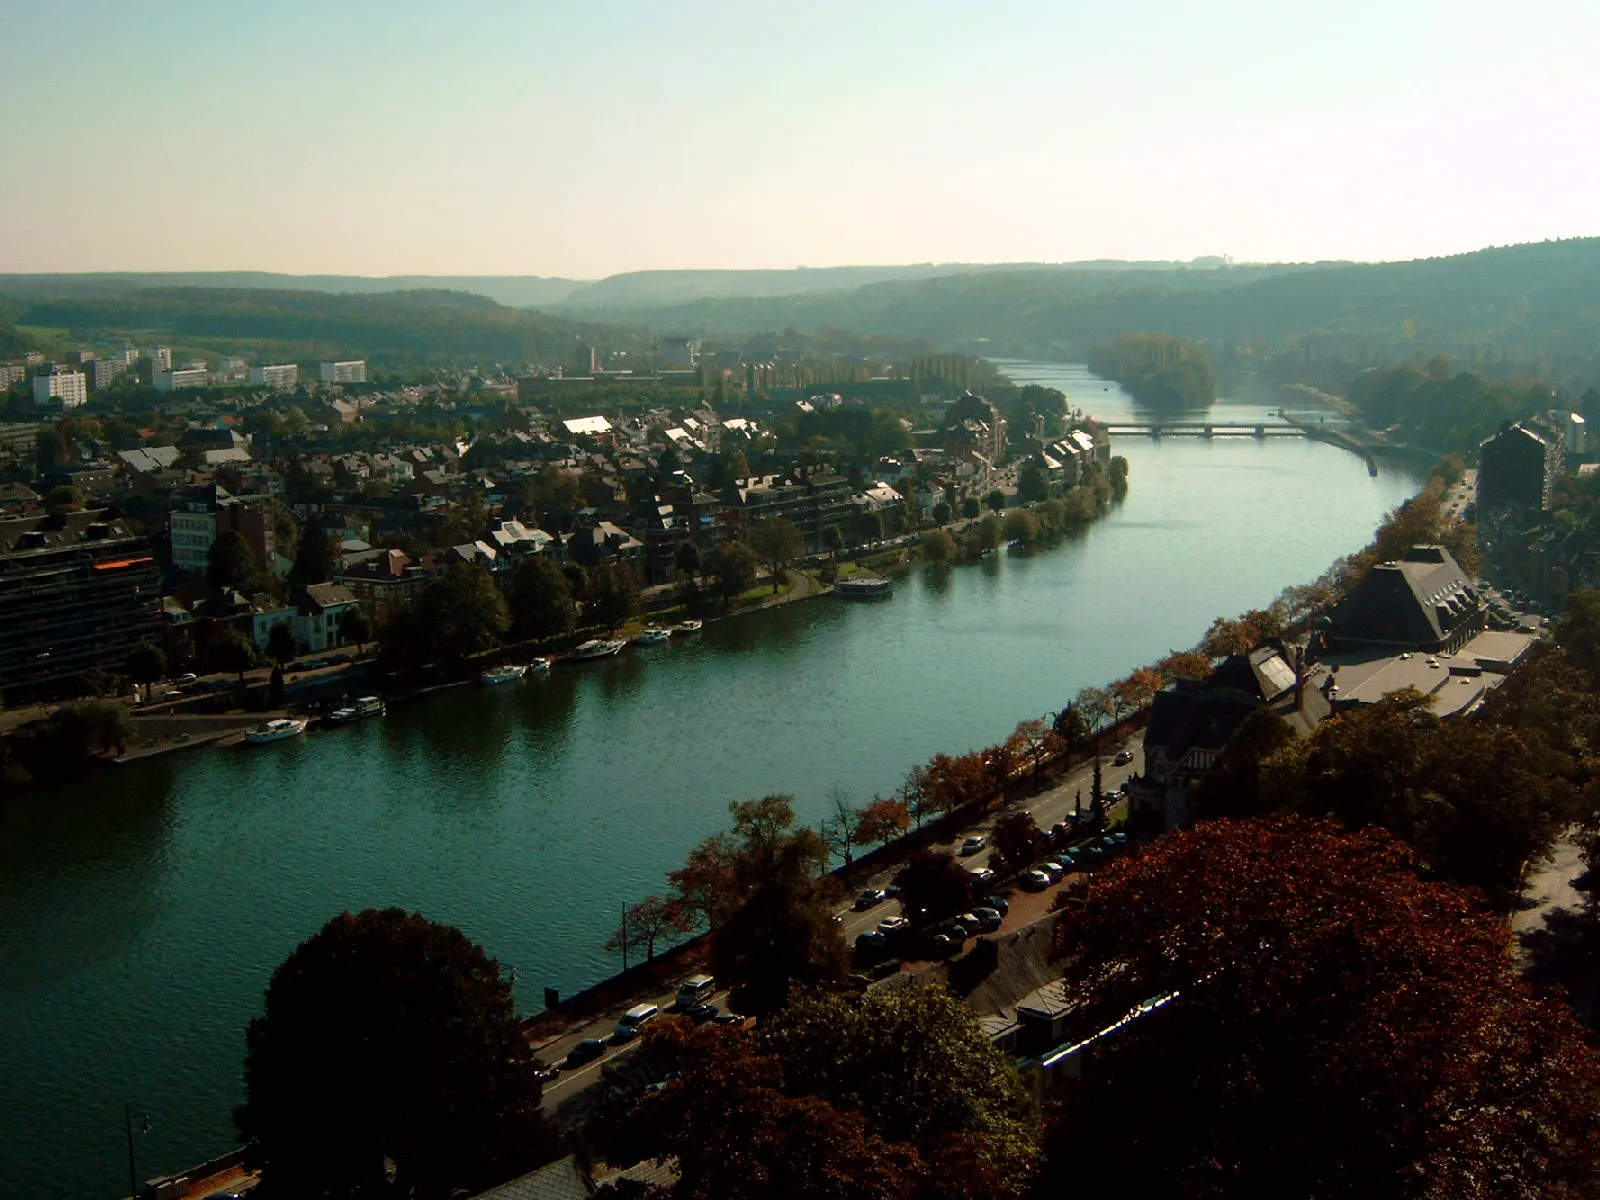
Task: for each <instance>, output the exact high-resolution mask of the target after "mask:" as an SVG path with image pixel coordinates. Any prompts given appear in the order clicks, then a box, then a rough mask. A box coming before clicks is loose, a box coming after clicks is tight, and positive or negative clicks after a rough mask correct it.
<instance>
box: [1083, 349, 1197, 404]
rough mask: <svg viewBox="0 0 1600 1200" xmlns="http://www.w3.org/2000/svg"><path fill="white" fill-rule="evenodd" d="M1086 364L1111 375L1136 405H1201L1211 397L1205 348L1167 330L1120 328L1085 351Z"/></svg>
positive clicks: (1108, 376) (1098, 372)
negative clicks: (1106, 339) (1129, 330)
mask: <svg viewBox="0 0 1600 1200" xmlns="http://www.w3.org/2000/svg"><path fill="white" fill-rule="evenodd" d="M1089 369H1090V370H1091V371H1093V372H1094V373H1095V374H1096V375H1103V376H1105V377H1106V378H1108V379H1115V380H1116V381H1117V382H1118V383H1120V384H1121V385H1122V386H1123V387H1124V388H1125V389H1127V391H1128V394H1129V395H1131V396H1132V397H1133V399H1134V402H1135V403H1137V404H1142V405H1148V406H1151V407H1155V408H1205V407H1207V406H1209V405H1210V404H1211V403H1212V401H1214V400H1215V399H1216V398H1217V373H1216V371H1215V370H1213V369H1212V366H1211V360H1210V359H1208V358H1207V357H1206V352H1205V351H1204V350H1202V349H1201V348H1200V347H1199V346H1197V345H1195V343H1193V342H1186V341H1183V340H1182V339H1181V338H1175V337H1173V336H1172V335H1171V334H1170V333H1124V334H1119V335H1118V336H1117V337H1116V338H1114V339H1112V340H1111V341H1109V342H1100V343H1097V344H1096V345H1095V346H1094V348H1093V349H1091V350H1090V351H1089Z"/></svg>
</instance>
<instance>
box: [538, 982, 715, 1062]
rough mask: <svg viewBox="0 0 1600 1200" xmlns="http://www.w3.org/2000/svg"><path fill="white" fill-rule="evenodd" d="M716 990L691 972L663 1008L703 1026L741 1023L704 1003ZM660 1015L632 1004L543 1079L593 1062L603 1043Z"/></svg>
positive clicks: (628, 1036)
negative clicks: (606, 1033) (608, 1033)
mask: <svg viewBox="0 0 1600 1200" xmlns="http://www.w3.org/2000/svg"><path fill="white" fill-rule="evenodd" d="M716 990H717V983H716V980H714V979H713V978H712V977H711V976H710V975H693V976H691V977H690V978H688V979H686V980H685V981H684V983H683V986H682V987H680V988H679V989H678V995H677V997H676V998H675V999H674V1000H673V1002H672V1004H671V1006H670V1007H669V1008H668V1009H667V1011H668V1012H670V1013H672V1014H673V1015H675V1016H680V1017H687V1018H688V1019H689V1020H691V1021H693V1022H694V1023H695V1024H697V1025H703V1024H705V1023H706V1022H707V1021H711V1022H715V1023H716V1024H718V1025H737V1024H740V1023H741V1022H743V1020H744V1018H743V1017H741V1016H739V1014H737V1013H729V1012H723V1011H722V1010H721V1009H720V1008H718V1007H717V1006H716V1005H715V1004H711V1003H708V1000H709V999H710V997H711V995H712V993H713V992H715V991H716ZM660 1015H661V1006H660V1005H657V1004H635V1005H634V1006H633V1007H632V1008H630V1009H629V1010H628V1011H627V1012H625V1013H623V1014H622V1019H621V1020H620V1021H618V1022H617V1027H616V1028H615V1029H614V1030H612V1031H611V1036H610V1037H609V1038H584V1039H583V1041H581V1042H579V1043H578V1044H577V1045H576V1046H574V1047H573V1048H572V1049H571V1050H570V1051H569V1052H568V1053H567V1057H566V1058H565V1059H564V1060H563V1061H562V1062H561V1063H559V1064H557V1065H555V1066H553V1067H549V1068H547V1069H546V1070H545V1072H544V1078H545V1079H546V1080H549V1079H553V1078H555V1077H556V1076H557V1075H559V1074H560V1073H561V1070H562V1068H563V1067H581V1066H583V1064H585V1063H588V1062H593V1061H594V1060H595V1059H597V1058H599V1057H600V1056H601V1055H602V1054H604V1053H605V1052H606V1046H607V1045H611V1046H623V1045H626V1044H627V1043H629V1042H631V1041H633V1039H634V1038H636V1037H638V1036H639V1034H640V1033H641V1032H642V1031H643V1029H644V1027H645V1026H646V1025H648V1024H649V1023H650V1022H651V1021H653V1020H655V1019H656V1018H657V1017H658V1016H660Z"/></svg>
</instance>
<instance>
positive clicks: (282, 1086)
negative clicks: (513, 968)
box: [234, 909, 560, 1200]
mask: <svg viewBox="0 0 1600 1200" xmlns="http://www.w3.org/2000/svg"><path fill="white" fill-rule="evenodd" d="M246 1042H247V1052H246V1056H245V1102H244V1104H243V1105H241V1106H240V1107H239V1108H238V1109H237V1110H236V1111H235V1113H234V1121H235V1124H236V1125H237V1126H238V1130H239V1134H240V1136H241V1137H242V1138H243V1139H244V1141H245V1143H246V1145H247V1146H248V1147H249V1155H250V1161H251V1162H252V1164H253V1165H255V1166H258V1167H259V1168H260V1169H261V1172H262V1176H261V1185H260V1192H261V1195H262V1197H263V1200H271V1198H273V1197H300V1196H311V1195H315V1196H395V1197H400V1196H414V1197H418V1198H424V1200H448V1197H450V1196H451V1195H454V1194H456V1192H457V1190H458V1189H460V1190H461V1191H464V1192H465V1193H467V1194H472V1193H476V1192H478V1191H481V1190H483V1189H484V1188H487V1187H489V1186H491V1185H493V1184H496V1183H499V1182H501V1181H503V1180H504V1179H506V1178H509V1177H511V1176H514V1175H517V1174H520V1173H522V1172H524V1171H528V1170H531V1169H532V1168H534V1167H536V1166H538V1165H540V1164H541V1163H543V1162H548V1161H550V1160H551V1159H553V1158H555V1157H556V1156H557V1155H558V1154H559V1153H560V1143H559V1139H558V1137H557V1135H556V1134H555V1132H554V1129H553V1128H552V1127H551V1125H550V1124H549V1122H548V1121H547V1120H546V1118H545V1117H544V1116H543V1114H542V1113H541V1112H540V1108H539V1101H540V1084H539V1081H538V1078H537V1074H536V1072H537V1067H536V1064H535V1062H534V1059H533V1055H532V1053H531V1050H530V1048H529V1046H528V1042H527V1039H526V1037H525V1036H524V1035H523V1032H522V1027H521V1022H520V1021H519V1020H518V1018H517V1014H516V1010H515V1008H514V1007H513V1004H512V998H511V986H510V984H509V983H508V982H507V980H506V979H505V978H503V977H502V975H501V971H500V965H499V963H497V962H496V961H495V960H494V959H492V958H490V957H489V956H488V955H487V954H485V953H484V951H483V948H482V947H480V946H478V945H476V944H475V943H474V942H472V941H471V940H470V939H468V938H467V937H466V936H465V935H464V934H462V933H461V931H460V930H458V929H454V928H451V927H450V926H448V925H437V924H435V923H433V922H432V921H428V920H425V919H424V918H423V917H421V916H418V915H416V914H415V913H407V912H403V911H402V910H400V909H386V910H383V911H381V912H380V911H377V910H373V909H368V910H366V911H365V912H361V913H357V914H355V915H351V914H349V913H345V914H342V915H340V916H338V917H335V918H334V919H333V920H331V921H329V922H328V924H327V925H325V926H324V927H323V928H322V930H321V932H319V933H317V934H316V935H315V936H313V937H312V938H311V939H309V940H308V941H306V942H304V943H302V944H301V946H300V947H299V948H298V949H296V950H295V952H294V953H293V954H291V955H290V956H289V958H288V960H287V961H285V962H284V964H283V965H282V966H280V967H279V968H278V969H277V970H276V971H275V972H274V973H273V976H272V982H271V984H270V985H269V986H268V988H267V993H266V1001H265V1005H264V1008H263V1012H262V1015H261V1016H259V1017H257V1018H256V1019H255V1020H253V1021H252V1022H251V1023H250V1028H249V1033H248V1037H247V1039H246Z"/></svg>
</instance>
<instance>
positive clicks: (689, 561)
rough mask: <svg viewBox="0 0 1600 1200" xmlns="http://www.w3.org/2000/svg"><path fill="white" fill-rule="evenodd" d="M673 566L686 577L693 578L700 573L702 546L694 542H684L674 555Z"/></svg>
mask: <svg viewBox="0 0 1600 1200" xmlns="http://www.w3.org/2000/svg"><path fill="white" fill-rule="evenodd" d="M673 567H674V568H675V569H676V570H677V572H678V574H679V575H681V576H683V577H685V578H689V579H692V578H694V576H696V575H698V574H700V547H698V546H696V545H695V544H694V543H693V542H684V543H682V544H681V545H680V546H679V547H678V553H677V554H676V555H675V556H674V557H673Z"/></svg>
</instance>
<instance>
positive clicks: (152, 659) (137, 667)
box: [122, 642, 167, 683]
mask: <svg viewBox="0 0 1600 1200" xmlns="http://www.w3.org/2000/svg"><path fill="white" fill-rule="evenodd" d="M122 669H123V670H124V671H125V672H126V673H127V675H128V678H129V679H131V680H133V681H134V682H135V683H155V682H157V681H158V680H161V679H165V678H166V675H167V656H166V654H165V653H163V651H162V649H161V647H160V646H157V645H154V644H152V643H150V642H145V643H144V644H143V645H142V646H135V647H134V648H133V649H132V650H131V651H129V653H128V658H127V661H126V662H124V663H123V666H122Z"/></svg>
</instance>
